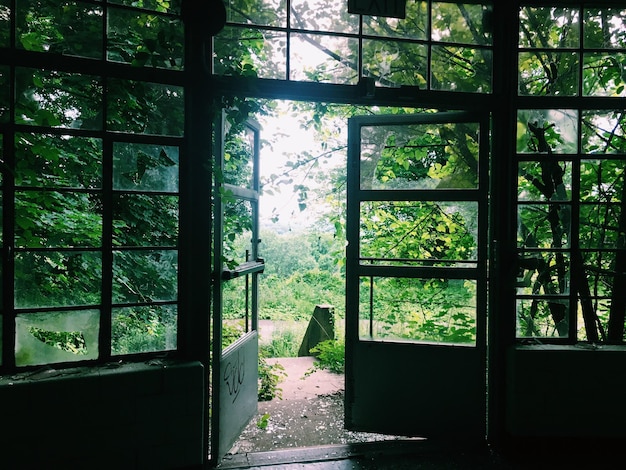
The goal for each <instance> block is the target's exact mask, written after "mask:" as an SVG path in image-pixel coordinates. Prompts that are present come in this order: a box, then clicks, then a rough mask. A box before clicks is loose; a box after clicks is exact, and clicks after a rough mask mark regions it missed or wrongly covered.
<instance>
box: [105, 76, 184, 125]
mask: <svg viewBox="0 0 626 470" xmlns="http://www.w3.org/2000/svg"><path fill="white" fill-rule="evenodd" d="M107 85H108V86H107V88H108V90H107V91H108V101H107V103H108V109H107V128H108V130H110V131H119V132H129V133H136V134H152V135H169V136H182V135H183V130H184V100H183V87H179V86H174V85H162V84H158V83H150V82H141V81H133V80H119V79H110V80H108V82H107Z"/></svg>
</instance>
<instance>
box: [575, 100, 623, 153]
mask: <svg viewBox="0 0 626 470" xmlns="http://www.w3.org/2000/svg"><path fill="white" fill-rule="evenodd" d="M582 122H583V126H582V129H581V131H582V139H581V140H582V146H583V148H582V150H583V152H585V153H589V154H598V153H600V154H604V153H623V154H626V113H624V110H621V109H619V110H606V111H583V117H582Z"/></svg>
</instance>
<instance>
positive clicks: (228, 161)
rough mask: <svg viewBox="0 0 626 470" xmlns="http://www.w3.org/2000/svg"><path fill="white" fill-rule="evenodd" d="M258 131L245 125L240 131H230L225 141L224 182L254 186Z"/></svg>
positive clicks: (247, 186) (242, 186)
mask: <svg viewBox="0 0 626 470" xmlns="http://www.w3.org/2000/svg"><path fill="white" fill-rule="evenodd" d="M255 139H256V132H255V131H254V130H253V129H251V128H249V127H247V126H246V127H244V128H243V129H241V130H240V131H239V132H236V133H235V132H229V133H228V134H227V136H226V139H225V143H224V168H223V170H222V171H223V175H224V183H227V184H232V185H235V186H239V187H241V188H247V189H255V188H254V179H253V175H254V157H255V151H256V141H255Z"/></svg>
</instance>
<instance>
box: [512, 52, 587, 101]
mask: <svg viewBox="0 0 626 470" xmlns="http://www.w3.org/2000/svg"><path fill="white" fill-rule="evenodd" d="M578 68H579V60H578V54H577V53H573V52H560V53H558V52H520V54H519V94H520V95H522V96H528V95H531V96H543V95H556V96H576V95H578Z"/></svg>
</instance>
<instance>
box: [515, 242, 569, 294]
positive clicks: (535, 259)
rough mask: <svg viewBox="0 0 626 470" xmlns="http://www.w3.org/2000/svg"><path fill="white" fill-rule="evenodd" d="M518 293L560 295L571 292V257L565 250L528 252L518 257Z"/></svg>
mask: <svg viewBox="0 0 626 470" xmlns="http://www.w3.org/2000/svg"><path fill="white" fill-rule="evenodd" d="M518 266H519V272H518V273H517V276H518V279H517V294H518V295H523V296H559V295H566V294H569V292H570V289H569V284H570V257H569V254H567V253H563V252H552V251H549V252H548V251H543V252H537V251H534V252H526V253H522V254H520V257H519V258H518Z"/></svg>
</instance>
